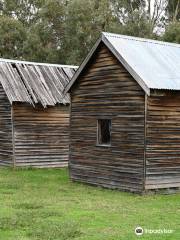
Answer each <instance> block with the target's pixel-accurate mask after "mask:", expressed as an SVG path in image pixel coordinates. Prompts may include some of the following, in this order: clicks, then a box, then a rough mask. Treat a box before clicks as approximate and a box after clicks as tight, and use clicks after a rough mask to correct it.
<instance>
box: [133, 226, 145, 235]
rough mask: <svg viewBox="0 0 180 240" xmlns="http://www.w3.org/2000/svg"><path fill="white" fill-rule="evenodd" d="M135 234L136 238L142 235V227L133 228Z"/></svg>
mask: <svg viewBox="0 0 180 240" xmlns="http://www.w3.org/2000/svg"><path fill="white" fill-rule="evenodd" d="M135 234H136V235H137V236H140V235H143V228H142V227H137V228H135Z"/></svg>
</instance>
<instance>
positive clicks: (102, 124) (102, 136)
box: [97, 119, 111, 145]
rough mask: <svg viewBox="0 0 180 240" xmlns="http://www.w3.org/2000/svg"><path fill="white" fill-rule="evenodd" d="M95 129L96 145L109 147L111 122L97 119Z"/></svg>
mask: <svg viewBox="0 0 180 240" xmlns="http://www.w3.org/2000/svg"><path fill="white" fill-rule="evenodd" d="M97 128H98V129H97V131H98V132H97V138H98V139H97V143H98V145H111V120H110V119H98V127H97Z"/></svg>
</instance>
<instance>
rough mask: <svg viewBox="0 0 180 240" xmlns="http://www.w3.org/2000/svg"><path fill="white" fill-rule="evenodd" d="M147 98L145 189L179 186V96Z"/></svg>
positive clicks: (169, 95)
mask: <svg viewBox="0 0 180 240" xmlns="http://www.w3.org/2000/svg"><path fill="white" fill-rule="evenodd" d="M178 95H179V94H175V93H174V94H170V93H169V94H168V95H167V96H152V97H148V106H147V145H146V186H145V188H146V189H157V188H171V187H180V174H179V173H180V96H178Z"/></svg>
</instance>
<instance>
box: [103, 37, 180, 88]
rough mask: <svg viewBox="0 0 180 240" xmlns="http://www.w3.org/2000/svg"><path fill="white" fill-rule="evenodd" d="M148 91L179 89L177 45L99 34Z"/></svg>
mask: <svg viewBox="0 0 180 240" xmlns="http://www.w3.org/2000/svg"><path fill="white" fill-rule="evenodd" d="M103 35H104V36H105V38H106V39H107V40H108V41H109V43H110V44H111V45H112V46H113V48H114V49H115V50H116V51H117V52H118V53H119V54H120V55H121V57H122V58H123V59H125V61H126V62H127V63H128V65H129V66H130V67H131V68H132V69H133V70H134V71H135V72H136V73H137V74H138V75H139V77H140V78H141V79H142V80H143V81H144V82H145V84H146V85H147V86H148V88H150V89H151V88H153V89H174V90H180V45H179V44H172V43H166V42H161V41H153V40H150V39H143V38H135V37H127V36H123V35H118V34H111V33H103Z"/></svg>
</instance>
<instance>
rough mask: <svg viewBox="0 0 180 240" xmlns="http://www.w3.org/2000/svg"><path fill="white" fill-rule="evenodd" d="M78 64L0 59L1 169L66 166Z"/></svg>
mask: <svg viewBox="0 0 180 240" xmlns="http://www.w3.org/2000/svg"><path fill="white" fill-rule="evenodd" d="M76 68H77V67H75V66H67V65H54V64H41V63H32V62H23V61H15V60H7V59H0V165H1V166H14V167H15V166H17V167H23V166H31V167H61V166H65V165H67V162H68V151H69V104H70V96H69V94H66V95H65V96H64V95H63V94H62V92H63V90H64V88H65V87H66V86H67V84H68V83H69V82H70V79H71V78H72V76H73V74H74V72H75V70H76Z"/></svg>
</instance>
